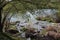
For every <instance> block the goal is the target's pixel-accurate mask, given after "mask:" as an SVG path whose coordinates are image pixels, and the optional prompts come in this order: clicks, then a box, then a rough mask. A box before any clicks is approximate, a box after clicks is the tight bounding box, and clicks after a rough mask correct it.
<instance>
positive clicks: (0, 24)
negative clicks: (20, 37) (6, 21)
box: [0, 7, 3, 32]
mask: <svg viewBox="0 0 60 40" xmlns="http://www.w3.org/2000/svg"><path fill="white" fill-rule="evenodd" d="M2 9H3V8H2V7H1V8H0V32H2V29H3V24H2V23H1V19H2Z"/></svg>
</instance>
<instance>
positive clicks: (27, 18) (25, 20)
mask: <svg viewBox="0 0 60 40" xmlns="http://www.w3.org/2000/svg"><path fill="white" fill-rule="evenodd" d="M55 12H56V11H55V10H53V11H52V10H51V9H46V10H45V11H44V9H43V10H40V11H39V10H38V11H35V12H34V14H32V13H30V12H29V11H27V12H26V14H24V15H22V16H19V17H20V18H18V19H17V18H16V19H14V18H11V20H13V21H14V20H15V21H16V20H19V21H20V25H19V26H20V27H17V28H18V29H19V28H21V26H24V27H26V26H27V25H30V27H32V28H35V29H37V30H38V31H40V30H41V29H42V27H43V26H44V27H46V26H48V25H50V24H51V23H49V22H47V21H37V20H36V19H35V17H37V16H44V17H45V16H46V15H50V16H51V15H53V14H52V13H55ZM18 31H20V29H19V30H18Z"/></svg>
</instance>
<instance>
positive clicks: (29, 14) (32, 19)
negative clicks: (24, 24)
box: [27, 11, 37, 23]
mask: <svg viewBox="0 0 60 40" xmlns="http://www.w3.org/2000/svg"><path fill="white" fill-rule="evenodd" d="M27 15H28V16H30V18H29V22H31V23H35V22H36V21H37V20H36V19H35V17H34V16H33V15H32V14H31V13H30V12H28V11H27Z"/></svg>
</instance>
